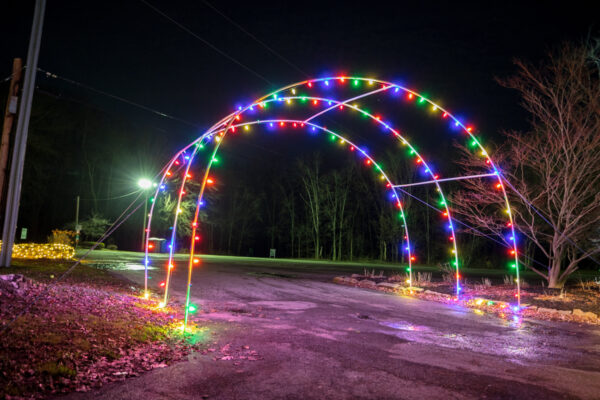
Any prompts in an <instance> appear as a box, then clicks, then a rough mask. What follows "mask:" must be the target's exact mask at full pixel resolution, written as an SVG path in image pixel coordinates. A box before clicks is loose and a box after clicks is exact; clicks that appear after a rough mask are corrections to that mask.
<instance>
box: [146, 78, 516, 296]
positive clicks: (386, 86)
mask: <svg viewBox="0 0 600 400" xmlns="http://www.w3.org/2000/svg"><path fill="white" fill-rule="evenodd" d="M332 80H340V81H341V82H342V83H344V81H345V80H348V81H354V82H358V81H360V82H364V81H368V82H369V84H373V83H378V84H382V87H381V88H380V89H376V90H373V91H371V92H367V93H364V94H362V95H360V96H356V97H353V98H351V99H347V100H345V101H343V102H340V101H337V100H332V99H323V98H319V99H322V101H328V102H335V105H334V106H332V107H329V108H327V109H325V110H322V111H321V112H319V113H317V114H314V115H313V116H311V117H310V118H308V119H307V120H304V121H303V122H304V123H306V122H308V121H310V120H312V119H314V118H316V117H317V116H319V115H322V114H324V113H326V112H328V111H330V110H332V109H334V108H336V107H338V105H343V106H347V107H349V108H354V109H357V110H358V111H361V112H363V114H365V112H364V111H362V110H360V109H358V107H356V106H353V105H351V104H348V103H349V102H352V101H355V100H357V99H360V98H363V97H367V96H370V95H372V94H375V93H379V92H382V91H387V90H389V89H394V90H395V92H398V91H399V90H403V91H404V92H406V93H408V94H409V96H411V95H412V96H411V97H413V96H416V97H417V98H418V99H419V100H420V102H427V103H429V104H431V105H432V107H433V110H434V111H436V110H438V109H439V110H440V111H442V112H444V114H443V117H450V118H451V120H453V121H454V123H455V125H456V126H460V127H461V128H462V129H463V130H464V132H466V133H467V134H468V135H469V136H470V137H471V138H472V139H473V141H474V143H476V144H477V146H478V147H479V148H480V149H481V152H482V155H483V156H485V157H486V159H487V162H488V163H489V164H491V167H492V168H493V171H494V172H495V175H496V176H497V178H498V181H499V184H500V187H501V188H502V191H503V196H504V198H505V203H506V206H507V208H506V212H507V213H508V218H509V226H510V228H511V232H512V238H511V239H512V242H513V250H514V255H515V267H516V274H517V290H518V294H517V297H518V300H519V302H520V293H519V292H520V290H519V268H518V251H517V248H516V238H515V229H514V224H513V223H512V213H511V211H510V203H509V201H508V198H507V196H506V189H505V187H504V184H503V182H502V178H501V175H500V174H499V173H498V170H497V168H496V166H495V164H494V163H493V161H492V159H491V158H490V157H489V156H488V154H487V152H486V150H485V149H484V148H483V146H482V145H481V143H479V141H478V140H477V139H476V138H475V136H474V135H473V134H472V132H471V128H468V127H466V126H465V125H464V124H463V123H462V122H461V121H459V120H458V119H457V118H456V117H455V116H454V115H452V114H451V113H450V112H448V111H447V110H445V109H444V108H442V107H441V106H439V105H438V104H436V103H434V102H433V101H431V100H429V99H427V98H425V97H424V96H422V95H420V94H419V93H417V92H415V91H413V90H410V89H408V88H405V87H403V86H400V85H397V84H394V83H391V82H387V81H382V80H377V79H368V78H362V77H329V78H320V79H313V80H305V81H302V82H298V83H294V84H291V85H288V86H285V87H283V88H281V89H278V90H276V91H274V92H272V93H270V94H268V95H265V96H263V97H261V98H259V99H258V100H256V101H255V102H254V103H252V104H251V105H249V106H247V107H245V108H243V109H241V110H238V111H237V112H234V113H231V114H230V115H228V116H227V117H225V118H223V119H221V120H220V121H219V122H217V124H215V125H213V127H211V128H210V129H209V130H208V131H206V133H205V134H203V135H202V136H201V137H200V138H198V139H197V140H196V141H194V142H192V143H191V144H190V145H188V146H187V147H186V148H184V149H183V150H182V151H180V152H179V153H177V155H176V156H175V157H174V158H173V159H172V160H171V162H170V163H169V166H168V168H167V170H168V169H169V168H171V166H172V165H173V163H174V162H175V160H176V159H177V158H178V157H179V156H180V155H181V154H182V153H183V152H184V151H185V150H187V149H188V148H189V147H190V146H192V145H194V144H197V143H199V142H201V141H202V140H203V139H204V138H206V137H210V136H211V135H214V131H215V130H217V129H218V128H220V127H222V126H224V125H227V128H226V129H225V132H227V130H228V129H229V128H230V127H231V126H233V123H234V121H235V118H236V117H238V116H239V115H241V114H242V113H243V112H245V111H246V110H248V109H252V108H253V107H254V106H258V105H259V104H260V103H262V102H263V101H265V100H266V99H268V98H269V97H271V96H274V99H277V94H278V93H280V92H282V91H285V90H288V89H295V88H296V87H298V86H301V85H308V86H309V87H312V85H313V84H314V83H316V82H325V83H327V82H328V81H332ZM293 98H294V99H296V98H309V97H308V96H294V97H293ZM286 99H287V98H286ZM368 116H369V117H370V118H374V116H372V115H370V114H369V115H368ZM375 119H376V120H377V121H378V122H379V123H382V122H381V121H379V120H378V119H377V118H375ZM382 124H383V125H384V126H385V127H386V128H388V129H390V130H392V132H394V133H395V136H396V137H398V138H399V139H400V140H403V143H405V144H408V142H407V141H406V140H405V139H403V138H401V137H400V136H399V134H398V133H397V132H396V131H394V130H393V129H392V128H391V127H389V126H388V125H386V124H384V123H382ZM239 125H246V124H239ZM411 148H412V146H411ZM413 149H414V148H413ZM415 153H416V151H415ZM215 154H216V149H215ZM419 158H420V159H421V160H422V161H424V159H423V157H420V156H419ZM211 160H212V158H211ZM190 164H191V163H190ZM211 164H212V162H211ZM424 165H425V166H426V167H427V170H428V171H429V172H430V173H431V174H433V172H432V170H431V168H429V167H428V166H427V164H426V163H425V162H424ZM188 170H189V168H188ZM186 171H187V170H186ZM186 175H187V173H186ZM205 175H206V176H205V179H206V177H207V176H208V169H207V172H206V174H205ZM164 179H165V174H163V176H162V179H161V185H162V183H163V182H164ZM435 180H436V178H435V177H434V181H435ZM435 183H436V186H438V188H439V184H438V183H437V182H435ZM184 184H185V176H184V180H183V182H182V187H183V186H184ZM204 186H205V180H204V181H203V184H202V188H201V193H202V192H203V191H204ZM159 187H160V185H159ZM158 191H159V189H158V188H157V191H156V194H155V197H156V195H158ZM440 193H442V196H443V192H442V191H441V188H440ZM444 202H445V200H444ZM154 204H155V203H153V204H152V207H151V212H150V218H149V220H148V225H147V226H148V229H147V230H148V231H149V230H150V226H151V215H152V213H153V208H154ZM446 208H447V204H446ZM448 216H449V217H450V213H449V211H448ZM450 223H451V226H452V220H451V218H450ZM405 226H406V223H405ZM194 229H195V226H194ZM452 230H453V229H452ZM453 236H454V235H453ZM148 237H149V236H147V238H148ZM407 237H408V235H407ZM453 242H454V247H455V251H454V253H455V262H456V266H457V267H458V255H457V253H458V252H457V251H456V241H455V240H453ZM147 244H148V243H147V241H146V254H145V265H146V267H147V265H148V255H147V251H148V248H147ZM409 249H410V245H409ZM409 251H410V250H409ZM170 259H171V257H170ZM191 259H192V255H191V256H190V260H191ZM409 260H410V255H409ZM170 262H171V260H170ZM170 262H169V264H170ZM146 270H147V269H146ZM146 275H147V273H146ZM457 285H458V279H457ZM146 289H147V278H146ZM146 293H147V292H146Z"/></svg>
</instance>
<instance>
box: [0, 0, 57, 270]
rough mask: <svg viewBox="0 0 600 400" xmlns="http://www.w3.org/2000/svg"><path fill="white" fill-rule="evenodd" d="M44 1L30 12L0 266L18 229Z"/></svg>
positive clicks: (8, 258) (9, 254) (6, 260)
mask: <svg viewBox="0 0 600 400" xmlns="http://www.w3.org/2000/svg"><path fill="white" fill-rule="evenodd" d="M45 9H46V0H36V1H35V9H34V12H33V24H32V26H31V37H30V39H29V49H28V50H27V69H26V70H25V79H24V81H23V94H22V98H21V102H20V105H19V119H18V120H17V129H16V131H15V145H14V146H13V152H12V160H11V161H10V177H9V181H8V190H7V191H6V211H5V212H4V221H3V226H2V248H1V249H0V266H4V267H8V266H10V262H11V259H12V251H13V244H14V243H15V233H16V231H17V218H18V217H19V201H20V200H21V182H22V180H23V167H24V164H25V149H26V148H27V133H28V131H29V117H30V116H31V101H32V100H33V89H34V87H35V75H36V72H37V63H38V56H39V54H40V43H41V41H42V27H43V25H44V11H45Z"/></svg>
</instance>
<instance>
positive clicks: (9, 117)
mask: <svg viewBox="0 0 600 400" xmlns="http://www.w3.org/2000/svg"><path fill="white" fill-rule="evenodd" d="M22 71H23V62H22V61H21V59H20V58H15V59H14V60H13V69H12V79H11V80H10V88H9V89H8V99H7V100H6V110H5V111H4V125H3V126H2V141H1V143H0V204H2V202H3V201H4V193H5V188H4V187H5V186H6V185H5V183H6V166H7V165H8V150H9V148H10V132H11V131H12V126H13V121H14V119H15V114H16V113H17V104H18V103H19V90H21V76H22V74H21V72H22Z"/></svg>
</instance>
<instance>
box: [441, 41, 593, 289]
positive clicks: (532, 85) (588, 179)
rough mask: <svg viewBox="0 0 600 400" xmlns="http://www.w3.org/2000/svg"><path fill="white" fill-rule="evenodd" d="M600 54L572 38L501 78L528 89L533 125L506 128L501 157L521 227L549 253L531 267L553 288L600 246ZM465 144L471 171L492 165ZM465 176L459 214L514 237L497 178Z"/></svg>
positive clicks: (524, 93) (457, 199)
mask: <svg viewBox="0 0 600 400" xmlns="http://www.w3.org/2000/svg"><path fill="white" fill-rule="evenodd" d="M599 55H600V46H598V45H596V46H592V45H590V44H587V45H581V46H576V45H572V44H565V45H563V46H562V47H560V49H559V50H558V51H557V52H555V53H553V54H551V55H550V59H549V62H548V63H546V64H545V65H543V66H539V67H534V66H532V65H529V64H526V63H524V62H521V61H517V62H516V65H517V67H518V72H517V74H516V75H515V76H513V77H511V78H509V79H506V80H502V81H500V83H501V84H502V85H503V86H505V87H507V88H511V89H515V90H517V91H518V92H519V93H520V95H521V97H522V105H523V107H524V108H525V109H526V110H527V111H528V112H529V113H530V115H531V130H530V131H529V132H527V133H521V132H506V133H505V139H506V140H505V143H504V145H502V146H501V147H500V148H499V149H498V151H496V152H494V156H495V157H494V158H495V160H496V161H499V165H500V166H501V169H502V174H503V175H504V177H505V178H507V180H508V182H509V183H510V185H509V189H508V190H509V193H508V194H509V200H510V203H511V207H512V213H513V216H514V219H515V227H516V228H517V229H518V231H519V232H520V233H521V234H522V235H524V236H525V237H526V239H527V240H528V241H529V242H530V243H533V244H534V245H535V247H536V249H537V251H536V253H537V254H543V256H544V260H542V264H543V265H544V264H545V265H546V267H545V268H544V267H541V268H540V267H538V266H536V265H533V264H531V263H530V264H528V265H527V266H528V267H529V268H531V269H532V270H533V271H535V272H536V273H538V274H539V275H540V276H542V277H544V278H545V279H546V280H547V281H548V285H549V287H551V288H560V287H562V286H563V285H564V283H565V281H566V280H567V278H568V277H569V275H571V274H572V273H573V272H575V271H576V270H577V268H578V265H579V263H580V262H581V261H582V260H583V259H585V258H587V257H589V256H592V255H593V254H595V253H599V252H600V248H599V247H598V246H597V245H594V243H593V242H592V240H591V238H592V237H593V232H594V231H595V230H596V229H597V228H598V226H600V156H599V155H600V81H599V77H600V74H599V72H600V68H599V66H600V64H599ZM459 147H460V148H461V150H462V152H463V154H464V155H465V157H463V158H462V161H461V165H462V167H463V169H464V170H465V171H466V172H467V173H469V174H470V173H480V172H481V171H482V169H483V168H485V167H486V165H485V162H484V160H482V159H480V158H479V159H477V157H473V155H472V154H468V153H470V151H469V150H468V149H467V148H466V147H464V146H459ZM463 182H465V183H464V186H463V188H464V190H461V191H460V192H458V193H457V194H455V195H454V196H453V197H452V203H453V204H454V206H455V213H458V214H460V215H461V216H462V217H463V218H465V219H466V220H468V221H469V222H471V223H472V224H473V225H476V226H477V227H478V228H482V229H483V231H484V233H487V234H489V233H491V234H494V235H496V236H497V237H499V238H500V239H501V240H503V241H505V242H506V241H507V239H506V226H505V224H506V218H505V217H502V215H501V212H499V211H498V204H502V202H503V198H502V196H501V191H498V190H494V189H493V186H492V184H491V183H490V181H484V180H479V181H474V180H471V181H463ZM511 185H512V186H513V187H514V188H515V189H516V191H517V192H515V191H513V190H511V189H510V186H511ZM533 207H535V209H537V210H539V212H540V213H541V214H542V215H543V216H544V218H542V217H541V216H540V215H539V214H538V213H537V212H536V210H534V208H533ZM500 211H502V210H500ZM544 219H546V220H547V221H545V220H544ZM548 222H549V223H548ZM524 247H525V246H524V245H521V251H524V250H525V249H524Z"/></svg>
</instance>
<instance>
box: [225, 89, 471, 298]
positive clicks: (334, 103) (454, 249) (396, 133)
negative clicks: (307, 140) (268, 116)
mask: <svg viewBox="0 0 600 400" xmlns="http://www.w3.org/2000/svg"><path fill="white" fill-rule="evenodd" d="M382 90H387V88H385V89H377V90H373V91H370V92H368V93H365V94H362V95H360V96H355V97H352V98H350V99H346V100H344V101H338V100H333V99H329V98H323V97H314V96H295V94H296V93H295V90H294V89H292V94H293V95H294V96H282V97H278V96H276V95H273V96H272V97H271V98H269V99H267V100H265V101H262V102H260V103H258V104H253V105H251V106H250V107H248V108H249V109H252V108H253V107H255V106H258V107H259V108H261V109H264V108H266V107H267V105H268V103H269V102H275V101H278V102H282V101H285V103H286V104H291V102H292V101H293V100H297V99H300V100H301V101H304V102H306V101H309V100H310V101H311V102H312V103H313V104H314V105H318V104H319V102H324V103H326V104H328V105H329V108H327V109H326V110H333V109H336V108H337V107H339V108H340V109H341V110H343V109H344V106H346V107H347V109H353V110H356V111H358V112H360V113H361V114H362V115H363V116H365V117H367V118H370V119H372V120H373V121H375V122H376V123H378V124H380V125H382V126H384V127H385V129H387V130H389V131H390V132H392V133H393V134H394V136H395V137H396V138H397V139H398V140H400V141H401V142H402V144H403V145H405V146H408V147H409V149H410V155H414V156H415V157H416V162H417V164H423V166H424V167H425V171H426V172H427V173H428V174H429V175H430V176H431V177H432V179H433V182H434V183H435V184H436V190H437V191H438V192H439V193H440V196H441V198H440V205H442V206H443V207H444V208H445V212H444V216H445V217H447V218H448V228H449V229H450V231H451V235H450V236H449V239H450V241H451V242H452V249H451V252H452V254H453V255H454V260H453V261H451V264H452V265H453V266H454V267H455V269H456V274H455V278H456V296H457V298H458V296H459V295H460V291H461V286H460V273H459V271H460V270H459V268H460V267H459V262H458V260H459V257H458V247H457V244H456V240H455V238H456V235H455V232H454V224H453V223H452V214H451V212H450V208H449V207H448V204H447V201H446V198H445V196H444V193H443V190H442V188H441V186H440V185H439V184H438V182H437V180H438V178H439V176H438V174H436V173H434V171H433V168H431V167H430V166H429V165H428V164H427V162H426V161H425V157H423V156H422V155H421V154H419V152H418V151H417V149H416V148H415V147H414V146H412V145H411V144H410V143H409V142H408V140H407V139H406V138H404V137H403V136H402V135H401V134H400V132H399V131H397V130H396V129H394V128H392V127H391V126H390V125H388V124H386V123H385V122H383V121H382V119H381V117H379V116H376V115H373V114H371V113H369V112H367V111H365V110H363V109H361V108H360V107H358V105H356V104H351V102H352V101H355V100H357V99H360V98H364V97H365V96H367V95H370V94H373V93H378V92H381V91H382ZM244 111H245V110H244ZM322 114H323V111H321V112H319V113H317V114H314V115H322ZM314 115H313V116H311V117H309V118H307V119H305V120H304V121H303V122H304V123H306V122H307V121H311V120H313V119H314ZM236 118H239V115H238V117H236ZM405 237H406V238H407V246H406V250H408V252H409V254H408V259H409V271H410V274H409V275H410V282H409V283H410V285H412V261H414V260H415V257H414V255H413V254H411V253H410V248H411V247H410V241H408V237H409V235H408V233H407V234H406V235H405ZM403 248H404V245H403Z"/></svg>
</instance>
